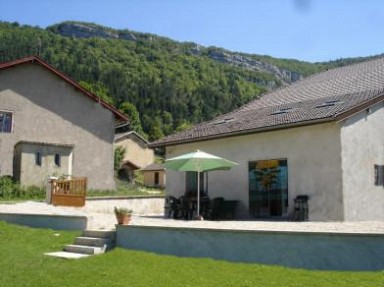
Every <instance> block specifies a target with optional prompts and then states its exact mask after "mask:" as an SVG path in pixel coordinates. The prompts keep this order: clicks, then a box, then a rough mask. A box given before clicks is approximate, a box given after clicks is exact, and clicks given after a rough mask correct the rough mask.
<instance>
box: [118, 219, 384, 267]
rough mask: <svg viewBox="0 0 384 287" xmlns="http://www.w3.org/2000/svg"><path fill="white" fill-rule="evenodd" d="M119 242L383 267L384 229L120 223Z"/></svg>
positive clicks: (287, 262)
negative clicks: (369, 231)
mask: <svg viewBox="0 0 384 287" xmlns="http://www.w3.org/2000/svg"><path fill="white" fill-rule="evenodd" d="M116 240H117V241H116V242H117V246H120V247H123V248H128V249H135V250H143V251H149V252H155V253H160V254H169V255H176V256H186V257H208V258H214V259H222V260H228V261H234V262H248V263H261V264H272V265H282V266H287V267H294V268H305V269H316V270H355V271H357V270H384V255H383V254H384V234H343V233H312V232H308V233H307V232H280V231H273V232H267V231H238V230H236V231H233V230H218V229H202V228H179V227H177V228H175V227H154V226H134V225H132V226H130V225H129V226H123V225H118V226H117V237H116Z"/></svg>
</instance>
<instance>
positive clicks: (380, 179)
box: [374, 164, 384, 186]
mask: <svg viewBox="0 0 384 287" xmlns="http://www.w3.org/2000/svg"><path fill="white" fill-rule="evenodd" d="M374 171H375V185H377V186H380V185H383V186H384V165H378V164H375V165H374Z"/></svg>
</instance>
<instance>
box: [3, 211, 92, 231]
mask: <svg viewBox="0 0 384 287" xmlns="http://www.w3.org/2000/svg"><path fill="white" fill-rule="evenodd" d="M0 220H3V221H6V222H8V223H12V224H20V225H26V226H29V227H37V228H50V229H55V230H83V229H86V228H87V217H86V216H79V215H49V214H21V213H0Z"/></svg>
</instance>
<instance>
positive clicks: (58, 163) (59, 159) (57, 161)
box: [55, 153, 61, 166]
mask: <svg viewBox="0 0 384 287" xmlns="http://www.w3.org/2000/svg"><path fill="white" fill-rule="evenodd" d="M55 165H56V166H61V156H60V154H58V153H55Z"/></svg>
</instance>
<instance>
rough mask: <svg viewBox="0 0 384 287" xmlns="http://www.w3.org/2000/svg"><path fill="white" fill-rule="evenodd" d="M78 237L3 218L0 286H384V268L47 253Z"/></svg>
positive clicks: (127, 252) (138, 253)
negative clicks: (348, 269)
mask: <svg viewBox="0 0 384 287" xmlns="http://www.w3.org/2000/svg"><path fill="white" fill-rule="evenodd" d="M77 235H78V233H77V232H67V231H65V232H64V231H53V230H47V229H32V228H27V227H21V226H16V225H10V224H6V223H4V222H0V241H1V245H0V254H1V256H0V270H1V276H0V286H7V287H13V286H15V287H16V286H17V287H23V286H31V287H33V286H36V287H37V286H38V287H44V286H47V287H48V286H79V287H81V286H92V287H93V286H95V287H96V286H263V287H268V286H279V287H280V286H287V287H289V286H295V287H297V286H314V287H316V286H327V287H329V286H346V287H351V286H358V287H365V286H375V287H382V286H384V271H380V272H336V271H332V272H331V271H309V270H301V269H292V268H286V267H279V266H267V265H261V264H241V263H230V262H225V261H218V260H212V259H200V258H178V257H174V256H164V255H156V254H152V253H147V252H141V251H132V250H124V249H121V248H116V249H114V250H113V251H111V252H109V253H107V254H104V255H100V256H93V257H89V258H86V259H80V260H63V259H58V258H53V257H48V256H44V255H43V253H44V252H51V251H58V250H60V249H61V248H62V246H63V245H65V244H68V243H72V242H73V240H74V238H75V236H77Z"/></svg>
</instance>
